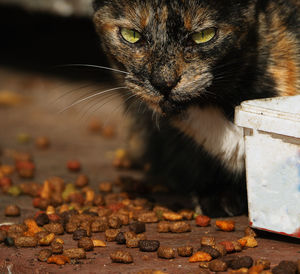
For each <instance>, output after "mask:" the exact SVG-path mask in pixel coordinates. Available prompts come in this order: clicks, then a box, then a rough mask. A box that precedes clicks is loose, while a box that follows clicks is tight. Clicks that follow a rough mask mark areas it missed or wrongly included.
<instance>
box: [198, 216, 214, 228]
mask: <svg viewBox="0 0 300 274" xmlns="http://www.w3.org/2000/svg"><path fill="white" fill-rule="evenodd" d="M195 221H196V225H197V226H201V227H206V226H209V225H210V221H211V219H210V218H209V217H207V216H204V215H198V216H197V217H196V220H195Z"/></svg>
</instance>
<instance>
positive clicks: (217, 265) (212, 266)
mask: <svg viewBox="0 0 300 274" xmlns="http://www.w3.org/2000/svg"><path fill="white" fill-rule="evenodd" d="M208 267H209V270H211V271H213V272H225V271H226V270H227V268H228V266H227V264H226V263H225V262H224V261H222V260H218V259H216V260H213V261H211V262H210V263H209V265H208Z"/></svg>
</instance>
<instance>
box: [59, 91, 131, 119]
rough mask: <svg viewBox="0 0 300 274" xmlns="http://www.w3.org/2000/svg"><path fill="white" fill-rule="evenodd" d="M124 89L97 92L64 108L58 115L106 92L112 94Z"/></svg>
mask: <svg viewBox="0 0 300 274" xmlns="http://www.w3.org/2000/svg"><path fill="white" fill-rule="evenodd" d="M124 88H126V87H116V88H111V89H107V90H104V91H101V92H97V93H96V94H93V95H90V96H88V97H85V98H83V99H80V100H77V101H76V102H74V103H73V104H71V105H69V106H68V107H66V108H64V109H63V110H61V111H60V112H59V114H61V113H63V112H65V111H66V110H68V109H70V108H72V107H74V106H76V105H78V104H80V103H82V102H85V101H87V100H89V99H92V98H94V97H96V96H100V95H102V94H105V93H108V92H112V91H116V90H120V89H124Z"/></svg>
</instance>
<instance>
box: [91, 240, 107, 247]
mask: <svg viewBox="0 0 300 274" xmlns="http://www.w3.org/2000/svg"><path fill="white" fill-rule="evenodd" d="M92 241H93V245H94V247H106V243H105V242H103V241H101V240H92Z"/></svg>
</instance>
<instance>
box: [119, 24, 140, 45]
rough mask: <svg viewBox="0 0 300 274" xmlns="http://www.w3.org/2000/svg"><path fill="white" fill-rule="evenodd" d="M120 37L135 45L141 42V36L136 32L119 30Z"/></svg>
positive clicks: (125, 29)
mask: <svg viewBox="0 0 300 274" xmlns="http://www.w3.org/2000/svg"><path fill="white" fill-rule="evenodd" d="M121 35H122V37H123V38H124V39H125V40H126V41H127V42H129V43H131V44H135V43H137V42H138V41H139V40H141V37H142V36H141V34H140V33H139V32H137V31H136V30H132V29H127V28H121Z"/></svg>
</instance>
